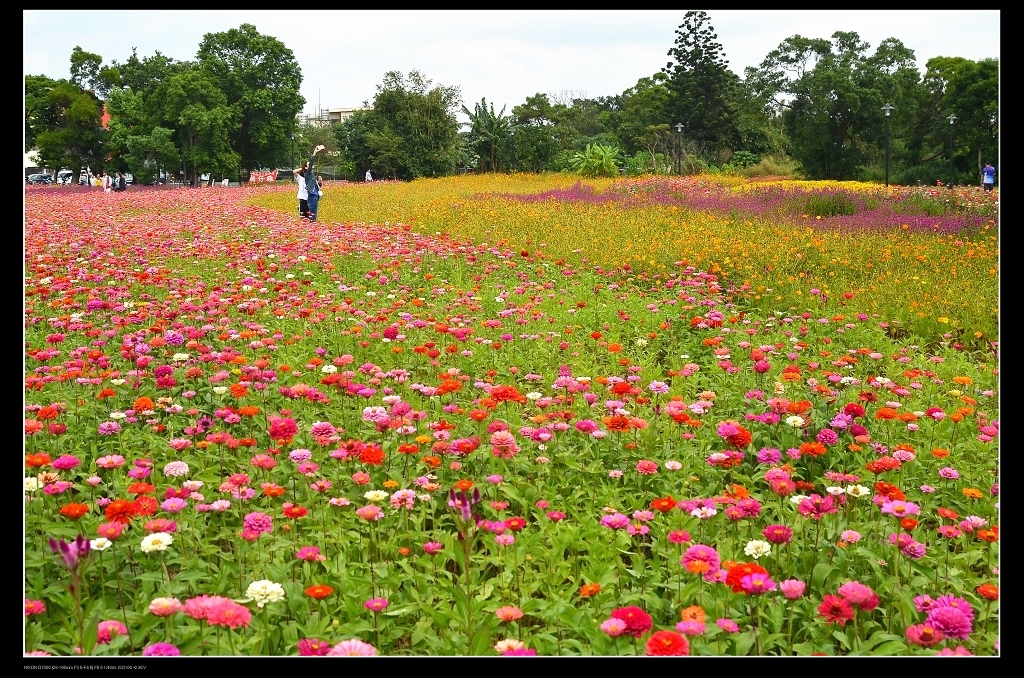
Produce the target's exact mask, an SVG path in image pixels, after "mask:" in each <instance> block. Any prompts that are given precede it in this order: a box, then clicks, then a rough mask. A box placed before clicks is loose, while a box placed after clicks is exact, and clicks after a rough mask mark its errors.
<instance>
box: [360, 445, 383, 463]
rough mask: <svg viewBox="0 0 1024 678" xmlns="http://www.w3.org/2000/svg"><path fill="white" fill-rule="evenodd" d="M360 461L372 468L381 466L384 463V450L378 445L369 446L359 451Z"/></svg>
mask: <svg viewBox="0 0 1024 678" xmlns="http://www.w3.org/2000/svg"><path fill="white" fill-rule="evenodd" d="M359 461H361V462H363V463H364V464H369V465H371V466H380V465H381V464H383V463H384V450H382V449H380V448H379V447H377V446H376V445H367V446H365V447H364V448H363V449H362V450H360V451H359Z"/></svg>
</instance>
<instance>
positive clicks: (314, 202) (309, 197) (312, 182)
mask: <svg viewBox="0 0 1024 678" xmlns="http://www.w3.org/2000/svg"><path fill="white" fill-rule="evenodd" d="M325 148H326V146H324V145H323V144H320V145H318V146H317V147H316V148H314V149H313V155H311V156H309V162H307V163H306V204H307V205H308V206H309V220H310V221H311V222H316V208H317V206H318V205H319V204H320V184H319V183H318V182H317V180H316V172H314V171H313V169H314V168H313V165H314V164H315V163H316V154H317V153H319V152H320V151H322V150H324V149H325Z"/></svg>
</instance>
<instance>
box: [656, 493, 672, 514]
mask: <svg viewBox="0 0 1024 678" xmlns="http://www.w3.org/2000/svg"><path fill="white" fill-rule="evenodd" d="M675 507H676V500H675V499H673V498H672V497H659V498H658V499H655V500H654V501H652V502H651V508H652V509H654V510H655V511H661V512H662V513H668V512H669V511H671V510H672V509H674V508H675Z"/></svg>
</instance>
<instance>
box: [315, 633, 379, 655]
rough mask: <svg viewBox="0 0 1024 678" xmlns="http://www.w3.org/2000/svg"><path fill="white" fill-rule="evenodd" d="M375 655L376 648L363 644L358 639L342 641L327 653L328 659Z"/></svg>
mask: <svg viewBox="0 0 1024 678" xmlns="http://www.w3.org/2000/svg"><path fill="white" fill-rule="evenodd" d="M376 654H377V648H375V647H374V646H373V645H370V644H369V643H364V642H363V641H361V640H359V639H358V638H352V639H350V640H343V641H341V642H340V643H338V644H337V645H335V646H334V647H332V648H331V649H330V650H329V651H328V652H327V655H326V656H328V657H373V656H376Z"/></svg>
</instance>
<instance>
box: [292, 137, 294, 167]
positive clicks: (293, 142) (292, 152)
mask: <svg viewBox="0 0 1024 678" xmlns="http://www.w3.org/2000/svg"><path fill="white" fill-rule="evenodd" d="M292 167H295V132H294V131H293V132H292Z"/></svg>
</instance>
